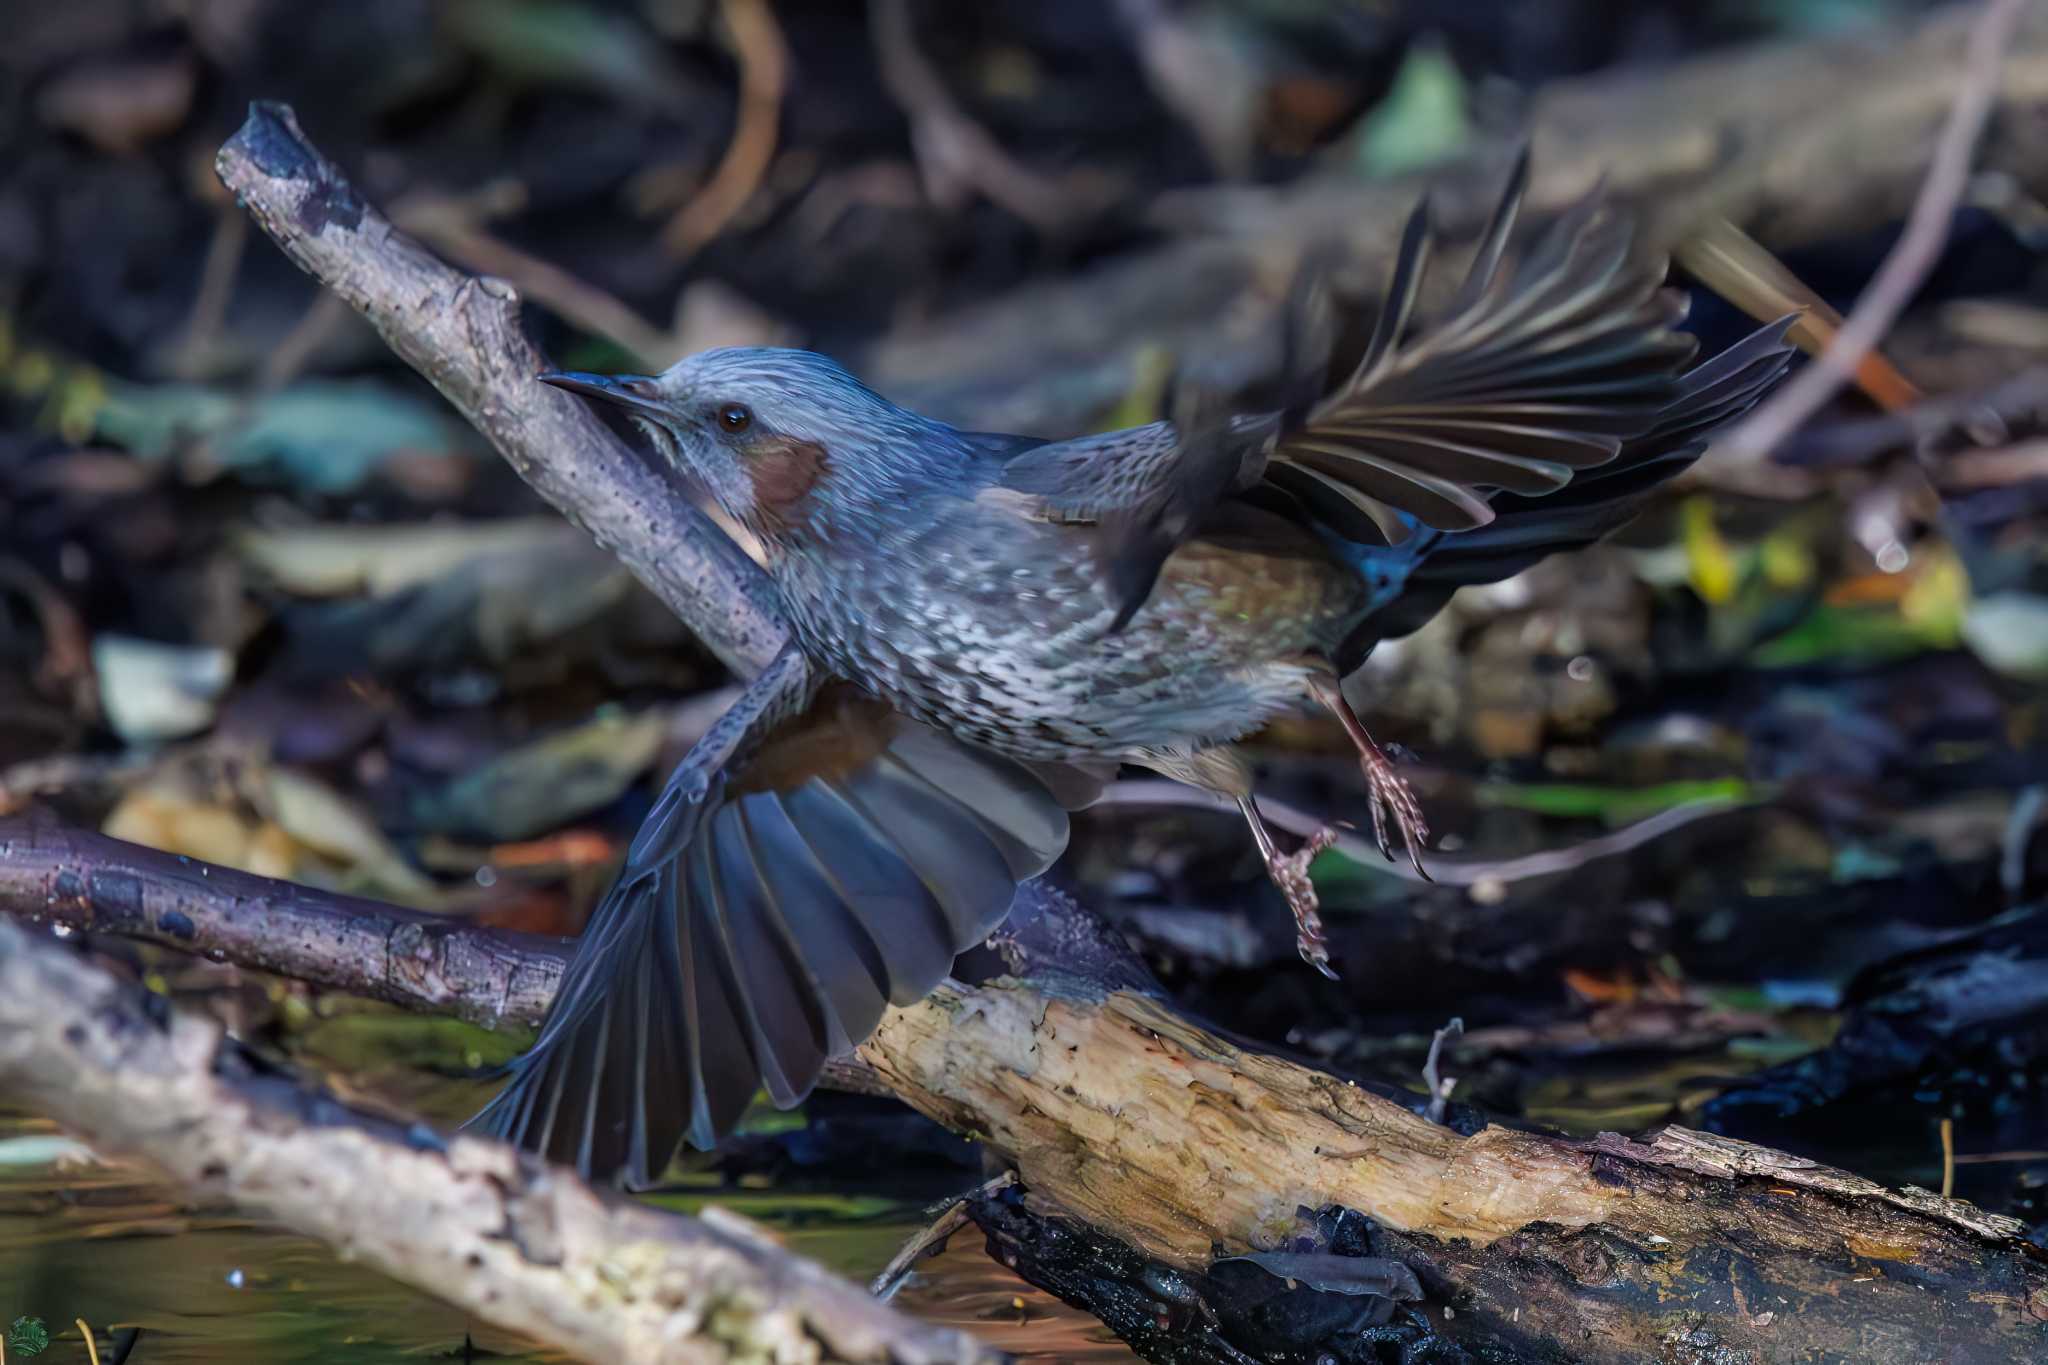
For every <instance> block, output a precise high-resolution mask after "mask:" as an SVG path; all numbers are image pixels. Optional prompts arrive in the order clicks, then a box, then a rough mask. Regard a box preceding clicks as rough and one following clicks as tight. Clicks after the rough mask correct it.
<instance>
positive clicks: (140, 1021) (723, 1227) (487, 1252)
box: [0, 920, 1000, 1365]
mask: <svg viewBox="0 0 2048 1365" xmlns="http://www.w3.org/2000/svg"><path fill="white" fill-rule="evenodd" d="M0 1094H4V1095H6V1096H7V1098H8V1099H9V1101H10V1102H15V1103H23V1104H28V1105H32V1106H34V1108H35V1109H36V1110H38V1111H39V1112H41V1113H45V1114H48V1115H50V1116H51V1117H53V1118H55V1119H56V1120H57V1121H58V1122H59V1123H61V1124H63V1125H64V1126H65V1127H66V1128H67V1129H69V1130H70V1131H72V1132H74V1133H77V1134H79V1135H80V1136H82V1137H84V1138H85V1139H86V1140H87V1141H88V1142H90V1143H91V1144H92V1145H93V1146H94V1147H95V1148H96V1149H98V1150H99V1151H101V1152H104V1153H109V1154H127V1155H133V1156H137V1157H141V1158H143V1159H145V1160H147V1161H148V1162H150V1163H151V1164H152V1165H155V1166H158V1167H161V1168H162V1169H164V1170H165V1171H167V1172H169V1173H170V1174H171V1175H172V1176H173V1177H175V1178H176V1179H178V1180H179V1181H181V1182H183V1183H184V1184H185V1185H187V1186H188V1187H190V1188H191V1189H193V1190H195V1191H198V1192H199V1193H200V1194H202V1195H203V1196H206V1197H209V1198H218V1199H224V1200H226V1201H229V1202H231V1203H234V1204H236V1205H238V1206H240V1207H243V1208H248V1209H253V1210H259V1211H261V1212H263V1213H264V1214H266V1215H268V1216H270V1217H273V1218H275V1219H277V1220H278V1221H279V1222H282V1223H283V1224H285V1225H286V1226H288V1227H291V1228H294V1229H296V1230H297V1231H299V1232H302V1233H305V1234H307V1235H308V1236H312V1237H317V1238H319V1239H320V1240H322V1241H324V1242H326V1243H328V1244H329V1245H331V1246H333V1247H335V1248H336V1249H338V1250H339V1251H341V1252H342V1253H344V1254H346V1255H350V1256H354V1257H357V1258H359V1259H361V1260H362V1261H364V1262H365V1263H367V1264H369V1265H373V1266H375V1267H376V1268H377V1269H379V1270H381V1271H383V1272H384V1273H385V1274H388V1275H390V1276H392V1277H393V1278H395V1279H398V1280H402V1281H404V1282H405V1283H407V1284H412V1285H417V1286H419V1287H420V1288H422V1289H425V1290H428V1291H430V1292H432V1293H434V1294H438V1295H439V1296H440V1297H442V1298H444V1299H446V1300H448V1301H449V1302H450V1303H454V1304H459V1305H461V1306H462V1307H464V1308H466V1309H468V1310H469V1311H470V1312H473V1313H475V1314H477V1315H478V1316H479V1317H482V1318H485V1319H487V1320H489V1321H491V1322H493V1323H496V1324H498V1325H500V1326H503V1327H507V1328H510V1329H512V1330H514V1331H520V1332H525V1333H528V1334H530V1335H532V1336H533V1337H535V1338H537V1339H539V1340H540V1341H543V1342H546V1343H548V1344H549V1345H552V1346H555V1347H557V1348H559V1349H561V1350H563V1351H567V1352H569V1353H571V1354H573V1355H575V1356H576V1357H577V1358H579V1359H583V1360H589V1361H597V1362H604V1363H605V1365H611V1363H612V1362H636V1363H645V1365H653V1363H654V1362H677V1363H678V1365H683V1363H685V1362H687V1363H688V1365H710V1362H719V1361H761V1360H814V1361H844V1362H868V1363H869V1365H907V1363H908V1362H925V1365H941V1362H952V1363H954V1365H968V1362H990V1365H993V1362H995V1361H997V1360H999V1359H1000V1357H999V1356H998V1355H997V1354H996V1353H995V1352H992V1351H989V1350H986V1349H985V1348H982V1347H980V1346H978V1345H976V1344H975V1343H974V1342H973V1341H972V1340H971V1339H970V1338H968V1337H966V1336H964V1335H962V1334H960V1333H957V1332H952V1331H947V1330H942V1329H939V1328H933V1327H928V1326H925V1325H923V1324H921V1323H918V1322H915V1321H913V1320H912V1319H909V1318H907V1317H904V1316H902V1315H900V1314H897V1313H894V1312H892V1311H891V1310H889V1309H888V1308H887V1307H886V1306H884V1305H882V1304H879V1303H877V1302H875V1301H874V1300H873V1299H871V1298H869V1297H868V1296H867V1295H865V1294H863V1293H861V1292H860V1291H859V1290H858V1289H856V1288H854V1287H853V1286H851V1285H849V1284H846V1283H844V1282H843V1281H841V1280H839V1279H838V1278H837V1277H835V1276H833V1275H831V1274H829V1273H828V1272H826V1271H825V1270H823V1269H822V1268H820V1267H819V1266H817V1265H814V1264H812V1263H811V1262H809V1261H806V1260H802V1259H799V1258H798V1257H795V1256H792V1255H790V1254H789V1253H788V1252H786V1251H784V1250H783V1249H782V1248H781V1247H779V1246H777V1245H776V1243H775V1241H774V1240H773V1238H771V1237H770V1236H769V1235H768V1234H767V1233H766V1232H765V1231H763V1230H762V1229H760V1228H758V1227H756V1226H755V1225H754V1224H752V1223H750V1222H748V1221H746V1220H745V1219H742V1218H739V1217H737V1216H734V1215H732V1214H726V1213H717V1214H707V1216H705V1217H704V1218H686V1217H682V1216H680V1215H677V1214H670V1213H665V1212H662V1211H659V1210H656V1209H651V1208H647V1207H644V1206H641V1205H636V1204H632V1203H630V1202H626V1201H622V1200H609V1199H604V1198H600V1197H599V1196H598V1195H597V1194H595V1193H593V1192H592V1191H591V1190H590V1189H589V1188H588V1187H587V1186H585V1185H583V1184H582V1183H581V1182H579V1181H577V1180H576V1179H575V1178H574V1177H573V1176H571V1175H569V1174H568V1173H566V1172H564V1171H561V1170H559V1169H555V1168H549V1167H545V1166H542V1165H540V1164H539V1163H538V1162H535V1161H533V1160H532V1159H530V1158H527V1157H524V1156H521V1155H519V1154H518V1153H516V1152H514V1151H512V1150H511V1149H510V1148H508V1147H505V1146H503V1145H501V1144H499V1143H494V1142H487V1141H482V1140H480V1139H476V1138H468V1137H461V1138H457V1139H455V1141H454V1142H452V1143H449V1144H446V1145H444V1144H443V1143H442V1142H441V1141H440V1140H439V1139H438V1138H435V1137H434V1136H433V1135H432V1134H430V1133H426V1132H424V1131H422V1130H413V1131H405V1130H400V1129H398V1128H397V1127H396V1126H395V1125H393V1124H391V1123H389V1122H388V1121H385V1120H380V1119H376V1118H373V1117H370V1116H368V1115H363V1114H358V1113H355V1112H352V1111H350V1110H348V1109H346V1108H345V1107H344V1106H342V1105H341V1104H339V1103H338V1102H336V1101H335V1100H333V1099H331V1098H328V1097H326V1096H322V1095H317V1094H314V1093H311V1092H308V1091H306V1090H305V1089H303V1088H301V1087H300V1086H299V1085H297V1084H295V1083H293V1082H290V1081H285V1080H280V1079H277V1078H272V1077H264V1076H261V1075H256V1074H252V1073H251V1072H250V1071H249V1069H248V1068H247V1067H246V1066H245V1065H242V1064H240V1063H239V1062H238V1061H237V1059H236V1057H235V1055H234V1054H233V1053H232V1052H230V1051H226V1050H224V1049H223V1045H222V1038H221V1030H220V1027H219V1025H217V1024H215V1023H213V1022H211V1021H209V1020H204V1019H201V1018H198V1017H196V1016H193V1015H188V1014H183V1013H179V1014H173V1015H172V1016H170V1017H169V1018H168V1019H163V1018H161V1017H160V1016H159V1012H158V1011H156V1010H154V1009H153V1008H152V1007H151V1006H149V1005H148V1004H147V1003H146V1002H145V998H144V993H143V992H141V991H140V990H138V989H136V988H134V987H133V986H128V985H124V984H122V983H120V982H118V981H116V980H115V979H114V978H113V977H111V976H110V975H108V974H107V973H106V972H104V971H102V970H100V969H98V968H96V967H93V966H91V965H90V964H88V963H86V962H84V961H82V960H81V959H79V958H78V957H77V956H76V955H75V954H73V953H70V952H67V951H65V950H64V949H62V948H59V947H56V946H54V945H51V944H49V943H47V942H45V943H38V942H36V941H35V940H34V939H33V938H32V937H31V936H30V934H29V933H28V932H27V931H25V930H23V929H21V928H20V927H18V926H16V925H14V924H12V923H9V922H7V921H5V920H0Z"/></svg>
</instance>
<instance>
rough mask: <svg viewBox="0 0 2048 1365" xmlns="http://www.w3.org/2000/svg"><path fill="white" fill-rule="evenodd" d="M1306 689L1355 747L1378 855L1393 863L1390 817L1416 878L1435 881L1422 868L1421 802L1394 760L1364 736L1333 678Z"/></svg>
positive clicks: (1424, 826)
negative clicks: (1388, 834)
mask: <svg viewBox="0 0 2048 1365" xmlns="http://www.w3.org/2000/svg"><path fill="white" fill-rule="evenodd" d="M1309 687H1310V690H1311V691H1313V692H1314V694H1315V699H1316V700H1317V701H1319V702H1321V703H1322V704H1323V705H1324V706H1326V707H1328V708H1329V709H1330V710H1331V711H1332V712H1334V713H1335V714H1336V716H1337V719H1338V720H1340V721H1342V722H1343V724H1344V733H1346V734H1348V735H1350V736H1351V742H1352V743H1353V744H1355V745H1357V746H1358V766H1359V768H1360V769H1361V770H1362V771H1363V772H1364V773H1365V785H1366V792H1367V797H1366V799H1367V800H1369V801H1370V802H1371V803H1372V833H1373V838H1374V839H1375V840H1376V841H1378V843H1379V846H1380V852H1381V853H1382V854H1384V855H1385V856H1386V859H1387V861H1388V862H1392V861H1394V849H1393V846H1392V844H1391V843H1389V842H1388V839H1387V818H1388V817H1389V816H1392V817H1393V821H1394V828H1395V829H1396V830H1398V831H1399V832H1400V835H1401V846H1402V847H1403V848H1404V849H1405V850H1407V853H1408V861H1409V863H1410V864H1411V865H1412V866H1413V867H1414V868H1415V873H1416V875H1417V876H1419V877H1421V878H1422V879H1423V880H1424V881H1433V880H1434V878H1432V877H1431V876H1430V875H1429V872H1428V870H1427V869H1425V868H1424V867H1423V866H1422V847H1423V845H1424V844H1426V843H1428V842H1429V822H1428V821H1427V820H1424V819H1423V818H1422V803H1421V802H1420V801H1418V800H1416V799H1415V789H1414V788H1413V787H1410V786H1409V785H1408V779H1406V778H1404V777H1402V776H1401V774H1400V772H1399V770H1397V769H1396V768H1395V767H1394V760H1393V759H1391V758H1389V757H1387V751H1386V750H1385V749H1382V748H1381V747H1380V746H1379V743H1378V741H1376V740H1374V739H1373V737H1372V736H1371V735H1369V734H1367V733H1366V731H1365V726H1364V725H1363V724H1361V723H1360V721H1359V719H1358V714H1357V713H1356V712H1354V711H1353V710H1352V709H1351V703H1350V702H1348V701H1346V700H1344V689H1343V688H1341V687H1339V686H1338V685H1337V679H1336V678H1334V677H1331V676H1328V675H1325V676H1322V677H1319V678H1316V679H1314V680H1313V681H1312V682H1311V683H1310V684H1309Z"/></svg>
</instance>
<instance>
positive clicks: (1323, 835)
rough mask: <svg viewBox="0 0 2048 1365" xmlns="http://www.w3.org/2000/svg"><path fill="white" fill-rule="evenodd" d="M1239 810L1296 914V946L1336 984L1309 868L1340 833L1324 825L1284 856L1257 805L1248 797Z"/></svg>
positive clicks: (1275, 882) (1242, 798)
mask: <svg viewBox="0 0 2048 1365" xmlns="http://www.w3.org/2000/svg"><path fill="white" fill-rule="evenodd" d="M1237 808H1238V809H1239V810H1241V811H1243V812H1244V819H1245V823H1246V824H1248V825H1250V826H1251V827H1252V839H1253V840H1254V841H1255V842H1256V843H1257V844H1258V846H1259V856H1260V857H1261V858H1264V859H1265V860H1266V875H1267V876H1268V877H1271V878H1272V879H1273V885H1275V886H1277V887H1279V888H1280V894H1281V895H1283V896H1285V897H1286V898H1287V908H1288V909H1289V910H1292V911H1293V912H1294V946H1295V947H1296V948H1297V949H1298V950H1299V951H1300V953H1301V960H1302V961H1303V962H1306V963H1308V965H1309V966H1311V967H1313V968H1315V969H1316V970H1317V971H1319V972H1321V973H1322V974H1323V975H1324V976H1327V977H1329V978H1330V980H1332V981H1335V980H1336V979H1337V973H1336V971H1335V969H1333V968H1332V967H1331V966H1330V945H1329V941H1328V940H1327V939H1326V938H1324V936H1323V917H1322V914H1321V913H1320V911H1321V905H1320V903H1319V902H1318V901H1317V900H1316V888H1315V884H1314V883H1313V882H1311V881H1310V880H1309V879H1308V865H1309V864H1310V863H1312V862H1314V861H1315V857H1316V855H1317V854H1318V853H1321V852H1322V851H1323V850H1324V849H1326V848H1328V847H1329V846H1330V845H1331V844H1333V843H1335V842H1336V840H1337V832H1336V831H1335V830H1333V829H1330V828H1329V827H1327V826H1325V827H1324V828H1322V829H1319V830H1317V831H1316V832H1315V833H1314V834H1311V835H1309V836H1308V839H1307V841H1306V842H1304V843H1303V844H1302V846H1301V847H1300V848H1297V849H1296V850H1294V852H1292V853H1282V852H1281V851H1280V849H1279V848H1278V846H1276V845H1275V844H1274V842H1273V831H1271V830H1270V829H1267V828H1266V822H1265V820H1264V819H1262V818H1261V817H1260V815H1259V807H1258V803H1257V802H1255V801H1254V800H1253V799H1252V798H1251V796H1250V795H1249V794H1246V795H1243V796H1240V797H1238V798H1237Z"/></svg>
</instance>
